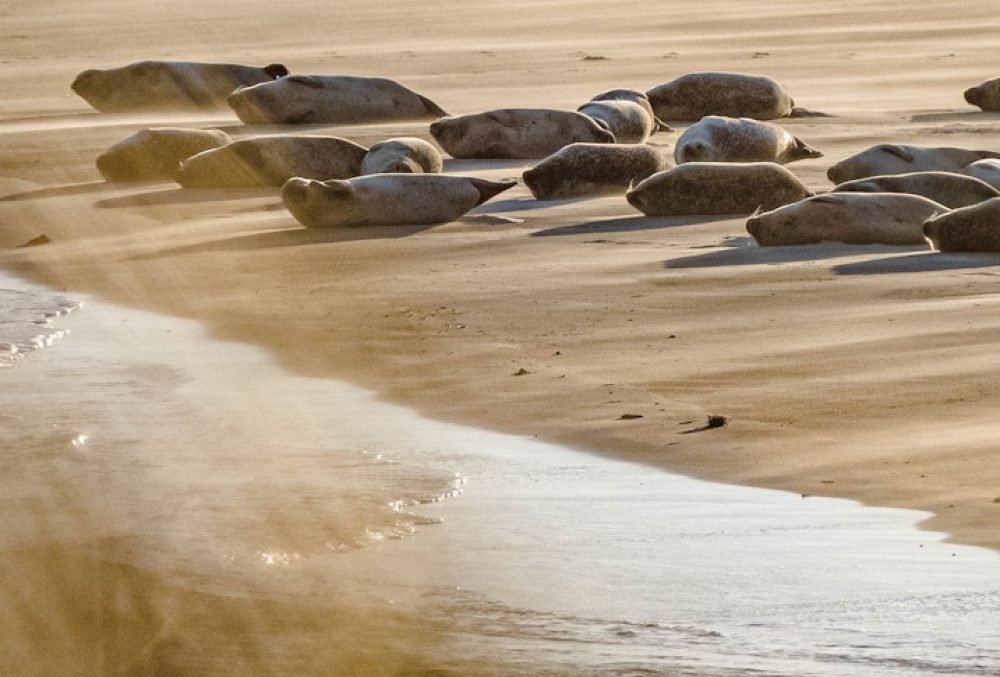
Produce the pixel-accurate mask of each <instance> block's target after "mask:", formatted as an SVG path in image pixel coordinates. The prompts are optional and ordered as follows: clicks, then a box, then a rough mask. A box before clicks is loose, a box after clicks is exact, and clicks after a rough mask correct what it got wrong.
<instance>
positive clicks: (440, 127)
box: [431, 108, 615, 159]
mask: <svg viewBox="0 0 1000 677" xmlns="http://www.w3.org/2000/svg"><path fill="white" fill-rule="evenodd" d="M431 135H432V136H433V137H434V139H435V140H436V141H437V142H438V143H439V144H440V145H441V147H442V148H444V150H445V151H446V152H447V153H449V154H451V156H452V157H454V158H479V159H497V158H514V159H522V158H523V159H540V158H544V157H547V156H549V155H551V154H552V153H554V152H556V151H557V150H559V149H560V148H562V147H563V146H568V145H569V144H571V143H577V142H580V141H589V142H592V143H614V142H615V135H614V134H613V133H612V132H610V131H609V130H608V129H606V128H605V127H603V126H601V125H599V124H598V123H597V122H595V121H594V120H592V119H591V118H589V117H587V116H586V115H584V114H583V113H577V112H574V111H565V110H553V109H548V108H502V109H500V110H493V111H487V112H485V113H476V114H474V115H460V116H456V117H446V118H442V119H440V120H438V121H437V122H434V123H433V124H431Z"/></svg>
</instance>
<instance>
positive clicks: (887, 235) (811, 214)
mask: <svg viewBox="0 0 1000 677" xmlns="http://www.w3.org/2000/svg"><path fill="white" fill-rule="evenodd" d="M947 211H948V208H947V207H945V206H944V205H942V204H939V203H937V202H934V201H933V200H928V199H927V198H925V197H921V196H919V195H909V194H906V193H827V194H825V195H817V196H816V197H811V198H807V199H805V200H801V201H799V202H795V203H793V204H789V205H785V206H784V207H778V208H777V209H773V210H771V211H768V212H764V213H762V214H760V213H758V214H754V215H753V216H751V217H750V219H749V220H748V221H747V232H748V233H750V234H751V235H753V237H754V239H755V240H757V243H758V244H760V245H762V246H764V247H771V246H779V245H796V244H814V243H817V242H825V241H830V242H843V243H845V244H899V245H903V244H920V243H922V242H923V241H924V233H923V225H924V221H926V220H927V219H928V218H930V217H931V216H933V215H935V214H943V213H944V212H947Z"/></svg>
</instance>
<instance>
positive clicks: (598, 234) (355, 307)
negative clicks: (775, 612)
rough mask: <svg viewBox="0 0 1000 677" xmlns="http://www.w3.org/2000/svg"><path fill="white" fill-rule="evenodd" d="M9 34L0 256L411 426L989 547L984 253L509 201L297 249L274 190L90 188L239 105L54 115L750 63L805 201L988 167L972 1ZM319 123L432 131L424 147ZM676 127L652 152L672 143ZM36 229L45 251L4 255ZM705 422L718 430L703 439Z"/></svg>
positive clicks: (731, 2) (562, 99)
mask: <svg viewBox="0 0 1000 677" xmlns="http://www.w3.org/2000/svg"><path fill="white" fill-rule="evenodd" d="M3 13H4V18H3V22H2V24H0V62H2V63H3V65H4V68H3V70H2V71H0V85H2V89H3V92H4V96H3V100H2V102H0V137H2V148H3V152H2V153H0V223H2V224H3V228H2V229H0V247H3V248H4V249H3V250H2V252H0V266H3V267H4V268H6V269H8V270H12V271H15V272H17V273H19V274H22V275H25V276H28V277H30V278H32V279H35V280H38V281H41V282H44V283H47V284H49V285H52V286H54V287H56V288H58V289H61V290H66V291H67V292H72V291H86V292H91V293H96V294H99V295H101V296H103V297H105V298H107V299H109V300H112V301H115V302H119V303H124V304H128V305H130V306H135V307H139V308H143V309H148V310H155V311H158V312H163V313H169V314H174V315H178V316H183V317H187V318H193V319H196V320H198V321H200V322H202V323H204V324H205V325H206V326H207V327H209V328H210V330H211V331H212V332H213V333H214V335H216V336H219V337H223V338H227V339H237V340H242V341H247V342H252V343H256V344H259V345H262V346H264V347H265V348H267V349H268V350H270V351H271V352H272V353H273V354H274V355H275V356H276V357H277V358H278V359H279V360H280V361H281V362H282V363H283V364H284V365H285V366H287V367H288V368H291V369H294V370H296V371H297V372H300V373H303V374H308V375H313V376H336V377H343V378H346V379H348V380H351V381H354V382H356V383H359V384H362V385H364V386H367V387H370V388H373V389H375V390H376V391H378V392H380V393H382V394H383V395H384V396H385V397H387V398H390V399H393V400H396V401H399V402H402V403H406V404H409V405H413V406H415V407H417V408H418V409H420V410H421V411H422V412H424V413H428V414H430V415H433V416H435V417H441V418H446V419H450V420H455V421H463V422H470V423H476V424H481V425H487V426H490V427H493V428H496V429H500V430H504V431H509V432H514V433H520V434H525V435H534V436H538V437H540V438H543V439H546V440H551V441H556V442H563V443H568V444H572V445H575V446H580V447H585V448H588V449H592V450H595V451H599V452H602V453H608V454H615V455H617V456H620V457H623V458H629V459H634V460H638V461H642V462H644V463H648V464H651V465H656V466H660V467H664V468H669V469H671V470H676V471H680V472H683V473H687V474H690V475H694V476H698V477H703V478H710V479H717V480H722V481H727V482H734V483H742V484H748V485H755V486H765V487H774V488H781V489H788V490H791V491H796V492H801V493H804V494H812V495H817V494H822V495H830V496H839V497H846V498H853V499H858V500H861V501H864V502H867V503H871V504H875V505H884V506H900V507H909V508H917V509H921V510H928V511H931V512H933V513H934V514H935V517H934V518H932V519H931V520H929V521H928V522H927V523H926V524H925V526H926V527H927V528H932V529H937V530H944V531H947V532H948V533H949V534H950V536H951V537H952V538H953V539H955V540H957V541H961V542H964V543H970V544H979V545H985V546H989V547H993V548H997V547H1000V530H998V529H997V528H996V525H997V523H998V521H1000V503H997V502H996V501H995V498H997V496H998V494H1000V456H998V455H997V454H996V441H997V437H998V432H1000V430H998V427H997V423H996V402H997V398H998V397H1000V373H998V372H1000V351H998V347H1000V345H998V344H1000V332H998V330H1000V319H998V317H1000V315H998V313H997V312H996V310H997V306H998V305H1000V277H998V274H1000V258H998V257H991V256H973V255H940V254H933V253H930V252H929V251H927V250H926V248H923V247H913V248H899V247H895V248H893V247H848V246H838V245H820V246H809V247H793V248H774V249H762V248H758V247H754V246H752V244H751V242H750V240H749V238H748V236H747V234H746V232H745V229H744V227H743V222H744V220H743V219H715V220H704V219H650V218H644V217H642V216H641V215H640V214H638V213H637V212H636V211H635V210H633V209H632V208H631V207H629V205H628V204H627V203H626V202H625V200H624V198H623V197H606V198H600V199H590V200H575V201H560V202H544V203H543V202H536V201H535V200H533V199H532V198H531V197H530V194H529V193H528V191H527V189H526V188H525V187H524V186H518V187H517V188H515V189H513V190H512V191H509V192H508V193H505V194H504V195H503V196H500V197H499V198H497V199H496V200H494V201H492V202H490V203H487V204H486V205H484V206H483V207H482V208H480V209H479V210H478V212H479V215H478V216H472V217H467V218H466V219H463V220H462V221H460V222H457V223H453V224H448V225H444V226H437V227H433V228H423V227H422V228H389V229H361V230H351V231H337V232H318V231H306V230H303V229H301V228H300V227H299V226H298V225H297V224H296V223H295V222H294V220H293V219H292V218H291V216H290V215H289V214H288V213H287V212H286V211H285V210H284V209H283V208H281V205H280V202H279V200H278V198H277V192H276V191H270V190H262V191H251V192H248V191H194V190H181V189H180V188H178V187H177V186H176V185H174V184H171V183H157V184H141V185H135V186H127V185H124V184H117V185H115V184H106V183H104V182H103V181H102V180H101V179H100V176H99V174H98V172H97V170H96V168H95V167H94V159H95V158H96V156H97V155H98V154H99V153H100V152H101V151H103V150H104V149H105V148H107V147H108V146H110V145H111V144H113V143H115V142H117V141H118V140H120V139H122V138H124V137H126V136H128V135H129V134H131V133H132V132H134V131H135V130H137V129H141V128H143V127H146V126H151V125H165V124H170V125H187V126H198V127H205V128H208V127H216V128H223V129H225V130H226V131H228V132H229V133H231V134H234V135H242V134H245V133H246V130H244V129H243V128H242V127H241V126H240V125H239V123H238V121H237V119H236V117H235V115H231V114H228V113H219V114H204V115H196V116H187V117H185V116H176V115H174V116H164V117H159V116H157V117H155V118H154V117H149V116H146V117H142V116H125V115H101V114H98V113H96V112H94V111H92V110H91V109H89V108H88V107H87V105H86V104H85V103H84V102H83V101H82V100H81V99H79V98H78V97H76V96H75V95H73V94H72V93H71V92H70V91H69V83H70V82H71V81H72V79H73V77H74V76H75V74H76V73H77V72H79V71H80V70H83V69H84V68H89V67H112V66H117V65H123V64H125V63H129V62H131V61H136V60H141V59H152V58H161V59H179V60H204V61H227V62H235V63H247V64H254V65H260V66H263V65H265V64H267V63H272V62H282V63H285V64H286V65H287V66H288V67H289V69H290V70H291V71H292V72H293V73H317V74H334V73H343V74H361V75H383V76H388V77H392V78H395V79H398V80H399V81H401V82H402V83H403V84H405V85H407V86H409V87H411V88H413V89H415V90H417V91H419V92H421V93H422V94H425V95H426V96H428V97H430V98H431V99H433V100H434V101H435V102H437V103H439V104H440V105H441V106H442V107H443V108H444V109H445V110H448V111H449V112H450V113H453V114H462V113H473V112H478V111H481V110H486V109H490V108H499V107H520V106H546V107H560V108H569V109H575V108H576V106H578V105H579V104H581V103H582V102H584V101H586V100H587V99H588V98H590V97H591V96H592V95H593V94H596V93H597V92H600V91H602V90H605V89H608V88H611V87H616V86H622V87H638V88H641V89H646V88H648V87H651V86H653V85H655V84H659V83H661V82H664V81H667V80H669V79H671V78H673V77H675V76H677V75H680V74H682V73H685V72H688V71H693V70H713V69H715V70H731V71H742V72H755V73H764V74H767V75H770V76H772V77H774V78H776V79H777V80H779V81H780V82H782V83H783V84H785V85H786V87H787V88H788V89H789V90H790V91H791V93H792V95H793V96H794V97H795V99H796V103H797V104H798V105H801V106H804V107H806V108H810V109H814V110H820V111H823V112H826V113H829V114H831V115H833V116H834V117H829V118H806V119H794V120H784V121H781V124H782V125H783V126H785V127H786V128H787V129H789V131H791V132H792V133H793V134H795V135H797V136H799V137H801V138H802V139H803V140H804V141H806V142H807V143H809V144H810V145H811V146H814V147H816V148H818V149H820V150H822V151H823V152H824V153H825V157H824V158H821V159H817V160H807V161H803V162H798V163H795V164H793V165H791V167H790V168H791V169H792V170H793V171H794V172H795V173H796V174H797V175H798V176H799V177H800V178H802V179H803V180H804V181H805V182H806V183H807V184H808V185H810V186H811V187H812V188H814V189H822V188H828V187H830V184H829V182H828V181H827V180H826V178H825V170H826V168H827V167H828V166H829V165H830V164H832V163H834V162H836V161H837V160H839V159H841V158H843V157H845V156H847V155H849V154H851V153H854V152H856V151H858V150H860V149H862V148H865V147H867V146H869V145H871V144H873V143H878V142H883V141H888V142H899V143H908V144H923V145H949V146H967V147H970V148H991V149H993V150H1000V146H997V142H996V135H997V133H998V132H1000V116H998V115H994V114H985V113H980V112H978V111H976V110H974V109H972V108H971V107H969V106H968V105H966V104H965V102H964V101H963V100H962V92H963V91H964V89H965V88H967V87H969V86H972V85H975V84H978V83H979V82H981V81H983V80H985V79H987V78H991V77H995V76H997V75H998V73H997V71H996V63H995V58H994V57H995V51H996V50H995V48H996V35H997V30H998V29H1000V15H997V14H996V12H995V11H993V9H992V8H991V7H990V6H989V4H988V3H982V2H978V1H973V0H958V1H950V2H928V3H920V4H916V5H915V4H914V3H912V2H900V1H892V2H887V3H881V5H880V6H878V7H875V6H873V5H872V4H871V3H868V2H859V1H841V2H813V3H801V2H774V1H772V2H761V3H750V2H739V1H737V0H700V1H699V2H674V3H662V2H653V1H647V0H643V1H640V2H634V3H629V4H628V5H627V6H625V5H622V4H620V3H609V2H586V1H583V0H574V1H569V0H566V1H562V2H547V3H534V2H511V1H509V0H508V1H505V2H499V1H496V2H493V1H484V2H476V3H468V2H466V3H455V2H440V1H439V2H434V1H430V2H425V3H421V4H420V5H419V7H418V6H417V5H415V4H414V3H409V2H403V1H402V0H389V1H386V2H379V3H367V4H363V5H351V6H350V7H344V8H337V7H335V6H331V5H329V4H328V3H316V2H305V1H303V0H292V1H290V2H285V3H277V4H276V3H265V2H257V1H250V0H247V1H242V2H227V3H206V2H204V1H203V0H202V1H199V2H193V1H189V0H184V1H182V2H175V3H170V4H169V5H164V4H162V3H152V2H147V1H146V0H143V1H142V2H138V3H137V2H121V1H111V0H94V1H91V2H86V3H80V2H72V3H71V2H65V1H64V0H56V1H55V2H51V3H45V5H44V6H42V5H41V4H37V3H36V4H30V3H18V4H16V5H15V6H13V7H11V8H7V9H5V10H4V11H3ZM598 57H600V58H598ZM303 131H310V132H316V131H317V128H310V129H309V130H303ZM322 131H327V132H330V131H332V132H335V133H337V134H338V135H342V136H345V137H347V138H350V139H353V140H355V141H358V142H359V143H363V144H366V145H368V144H372V143H375V142H376V141H378V140H381V139H384V138H388V137H390V136H403V135H406V136H420V137H422V138H429V135H428V132H427V124H426V123H412V124H410V123H394V124H382V125H372V126H352V127H338V128H335V129H329V128H322ZM678 134H679V131H678V132H674V133H673V134H669V135H668V134H658V135H656V136H654V137H653V138H652V140H651V142H652V143H653V144H654V145H656V146H658V147H660V148H661V149H662V150H664V151H665V152H669V151H670V149H671V144H672V142H673V141H674V140H675V139H676V138H677V136H678ZM527 166H529V163H527V162H520V161H503V162H490V163H486V162H476V161H462V162H456V161H449V162H448V163H447V164H446V171H449V172H451V173H457V174H472V175H476V176H481V177H483V178H491V179H499V178H506V177H516V176H519V175H520V173H521V172H522V171H523V170H524V169H525V168H526V167H527ZM497 217H503V218H497ZM40 235H45V236H46V237H47V238H48V239H49V240H51V242H50V243H49V244H45V245H44V246H38V247H31V248H24V249H14V247H16V246H17V245H20V244H22V243H25V242H27V241H29V240H32V239H33V238H36V237H38V236H40ZM522 370H523V371H522ZM524 372H526V373H524ZM518 373H520V374H521V375H519V376H515V375H514V374H518ZM709 414H721V415H725V416H726V417H728V419H729V424H728V425H726V426H725V427H722V428H716V429H711V430H698V429H699V428H700V427H701V426H702V425H703V424H704V422H705V420H706V416H707V415H709Z"/></svg>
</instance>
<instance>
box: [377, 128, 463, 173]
mask: <svg viewBox="0 0 1000 677" xmlns="http://www.w3.org/2000/svg"><path fill="white" fill-rule="evenodd" d="M443 168H444V163H443V162H442V161H441V153H439V152H438V149H437V148H435V147H434V146H433V145H431V144H430V143H428V142H426V141H424V140H423V139H417V138H415V137H409V136H404V137H400V138H398V139H389V140H387V141H380V142H379V143H376V144H375V145H374V146H372V147H371V148H369V149H368V154H367V155H365V159H364V161H362V163H361V173H362V174H385V173H402V174H440V173H441V170H442V169H443Z"/></svg>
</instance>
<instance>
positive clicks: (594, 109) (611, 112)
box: [576, 101, 659, 143]
mask: <svg viewBox="0 0 1000 677" xmlns="http://www.w3.org/2000/svg"><path fill="white" fill-rule="evenodd" d="M576 110H577V112H580V113H583V114H584V115H586V116H587V117H589V118H591V119H593V120H595V121H596V122H597V123H598V124H599V125H602V126H604V127H606V128H608V129H609V130H611V133H612V134H614V135H615V142H616V143H645V142H646V139H648V138H649V137H650V135H652V134H655V133H656V132H657V131H659V126H658V125H657V124H656V119H655V118H654V117H653V116H651V115H650V114H649V113H647V112H646V110H645V109H644V108H643V107H642V106H641V105H640V104H638V103H636V102H635V101H588V102H587V103H585V104H583V105H582V106H580V107H579V108H577V109H576Z"/></svg>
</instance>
